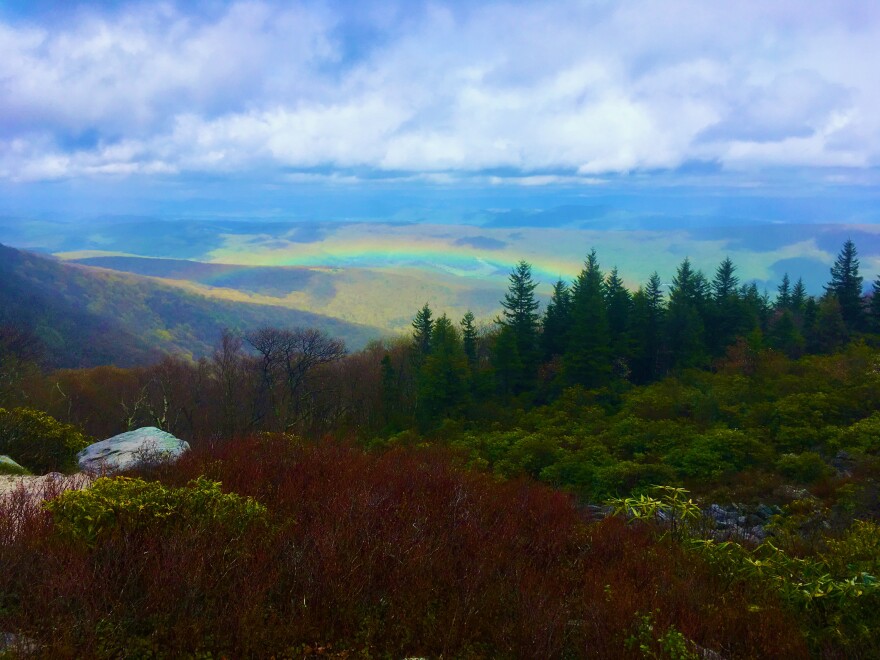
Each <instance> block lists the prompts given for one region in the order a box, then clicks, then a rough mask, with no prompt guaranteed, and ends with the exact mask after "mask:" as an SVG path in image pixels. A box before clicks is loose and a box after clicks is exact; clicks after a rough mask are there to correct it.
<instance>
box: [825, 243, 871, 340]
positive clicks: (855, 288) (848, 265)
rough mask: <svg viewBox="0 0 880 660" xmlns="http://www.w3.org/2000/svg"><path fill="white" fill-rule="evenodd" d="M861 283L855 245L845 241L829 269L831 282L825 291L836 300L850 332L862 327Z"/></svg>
mask: <svg viewBox="0 0 880 660" xmlns="http://www.w3.org/2000/svg"><path fill="white" fill-rule="evenodd" d="M862 281H863V279H862V277H861V276H860V275H859V259H858V252H857V250H856V246H855V243H853V242H852V241H851V240H850V239H847V241H846V242H845V243H844V244H843V247H842V248H841V250H840V253H839V254H838V255H837V260H836V261H835V262H834V265H833V266H832V267H831V281H830V282H829V283H828V285H827V286H826V287H825V290H826V291H827V292H828V293H833V294H834V296H835V297H836V298H837V301H838V303H839V304H840V314H841V316H842V317H843V320H844V323H846V325H847V327H848V328H849V329H850V330H861V329H862V328H863V326H864V310H863V309H862Z"/></svg>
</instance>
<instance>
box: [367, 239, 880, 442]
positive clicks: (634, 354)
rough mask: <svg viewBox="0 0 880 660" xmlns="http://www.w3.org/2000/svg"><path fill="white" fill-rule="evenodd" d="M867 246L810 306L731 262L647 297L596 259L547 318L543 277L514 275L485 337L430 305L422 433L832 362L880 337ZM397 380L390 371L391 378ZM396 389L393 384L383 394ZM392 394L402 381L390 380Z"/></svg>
mask: <svg viewBox="0 0 880 660" xmlns="http://www.w3.org/2000/svg"><path fill="white" fill-rule="evenodd" d="M859 266H860V264H859V259H858V253H857V250H856V247H855V245H854V244H853V242H852V241H851V240H847V241H846V243H845V244H844V245H843V248H842V249H841V251H840V253H839V254H838V256H837V259H836V261H835V262H834V265H833V266H832V267H831V272H830V279H829V281H828V284H827V285H826V286H825V292H824V294H823V295H821V296H819V297H814V296H810V295H808V294H807V291H806V287H805V286H804V282H803V279H801V278H798V279H797V280H796V281H794V282H793V281H792V279H791V277H790V276H789V275H788V274H787V273H786V274H785V275H784V276H783V278H782V281H781V283H780V284H779V286H778V288H777V290H776V294H775V296H771V295H770V294H769V293H768V292H766V291H763V292H762V291H759V289H758V287H757V285H756V284H755V283H754V282H752V283H744V282H741V281H740V278H739V276H738V274H737V267H736V266H735V265H734V263H733V262H732V261H731V259H730V258H725V259H724V260H723V261H722V262H721V263H720V264H719V265H718V267H717V268H716V269H715V271H714V273H712V275H711V277H707V276H706V275H705V274H704V273H703V272H701V271H700V270H698V269H696V268H694V266H693V264H692V263H691V261H690V259H688V258H685V259H684V260H683V261H682V262H681V264H680V265H679V266H678V268H677V269H676V271H675V274H674V275H673V277H672V280H671V282H670V283H669V285H668V287H664V285H663V283H662V281H661V278H660V275H659V274H658V273H657V272H654V273H653V274H652V275H651V276H650V277H649V278H648V281H647V282H645V283H644V284H643V285H641V286H639V287H638V288H637V289H636V290H635V291H631V290H629V289H627V287H626V286H625V285H624V283H623V279H622V278H621V275H620V273H619V272H618V270H617V268H612V269H611V270H610V271H607V272H606V271H604V270H603V269H602V267H601V265H600V262H599V257H598V254H597V253H596V251H595V250H591V251H590V253H589V254H588V255H587V257H586V260H585V262H584V267H583V269H582V270H581V272H580V273H579V274H578V275H577V277H576V278H575V279H574V280H573V281H571V282H566V281H564V280H562V279H559V280H558V281H557V282H556V283H555V284H554V285H553V288H552V295H551V297H550V300H549V302H548V303H547V305H546V307H545V309H544V310H543V312H542V311H541V309H540V304H539V302H538V299H537V296H536V290H537V288H538V283H537V282H536V281H535V279H534V277H533V275H532V268H531V265H530V264H529V263H527V262H526V261H520V262H519V263H518V264H517V265H516V266H515V267H514V268H513V270H512V271H511V273H510V276H509V283H508V290H507V293H506V294H505V295H504V298H503V300H501V301H500V302H501V308H502V311H501V314H500V315H499V316H498V317H497V318H496V319H495V320H494V323H493V324H492V326H491V327H489V328H484V329H483V331H482V332H478V329H477V327H476V325H475V319H474V315H473V314H472V313H470V312H468V313H467V314H466V315H465V317H464V318H462V319H461V320H460V322H455V321H453V320H452V319H449V318H448V317H447V316H446V314H442V315H440V316H439V317H436V318H435V313H434V310H432V309H431V308H430V306H429V305H428V304H427V303H426V304H425V305H424V306H423V307H422V309H420V310H419V311H418V313H417V314H416V316H415V318H414V320H413V323H412V325H413V336H412V345H411V350H412V362H413V364H412V368H413V371H414V373H415V400H414V401H413V402H412V408H413V409H414V410H415V417H416V420H417V421H418V422H419V423H420V424H421V425H422V426H424V425H431V424H432V423H434V422H436V421H438V420H440V419H443V418H446V417H455V416H457V415H459V414H462V413H464V412H467V411H470V412H473V406H474V404H478V403H486V402H487V401H490V400H493V401H495V402H503V401H505V400H510V399H511V398H513V397H526V398H527V399H530V400H533V401H536V402H537V401H541V400H548V399H551V398H553V397H554V396H555V395H556V394H558V393H559V392H561V391H562V390H563V389H564V388H567V387H572V386H580V387H583V388H586V389H590V390H594V389H599V388H605V387H613V386H614V385H615V384H616V383H632V384H636V385H638V384H646V383H649V382H652V381H655V380H657V379H660V378H662V377H664V376H666V375H668V374H670V373H675V372H678V371H680V370H683V369H688V368H705V367H710V366H711V365H712V363H713V361H714V360H717V359H719V358H721V357H723V356H725V355H726V354H727V353H728V352H729V351H731V350H733V349H734V347H737V346H739V347H740V348H742V349H744V350H761V349H771V350H775V351H780V352H782V353H784V354H785V355H787V356H788V357H790V358H797V357H800V356H802V355H804V354H807V353H831V352H834V351H835V350H837V349H839V348H841V347H842V346H843V345H845V344H846V343H847V342H848V341H850V340H851V339H853V338H856V337H859V336H862V335H866V334H868V333H880V295H878V294H880V277H878V279H877V280H876V281H875V282H874V283H873V291H872V293H871V294H869V295H868V296H864V295H863V278H862V276H861V275H860V274H859ZM386 368H387V369H390V368H391V367H390V362H389V363H388V364H384V363H383V369H386ZM389 378H390V377H389V376H388V374H385V375H383V382H385V380H386V379H389ZM388 382H390V380H388Z"/></svg>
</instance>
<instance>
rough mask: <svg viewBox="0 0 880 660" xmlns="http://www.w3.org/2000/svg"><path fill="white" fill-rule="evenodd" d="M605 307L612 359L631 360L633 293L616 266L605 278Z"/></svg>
mask: <svg viewBox="0 0 880 660" xmlns="http://www.w3.org/2000/svg"><path fill="white" fill-rule="evenodd" d="M605 307H606V309H607V310H608V332H609V333H610V337H611V357H612V360H624V361H626V362H629V359H630V358H631V357H632V355H631V354H632V347H631V345H630V336H629V333H628V332H627V328H628V326H629V315H630V312H631V310H632V295H631V294H630V292H629V291H627V289H626V287H625V286H624V285H623V280H622V279H621V278H620V275H619V274H618V272H617V267H616V266H615V267H614V268H612V269H611V272H610V273H608V277H606V278H605Z"/></svg>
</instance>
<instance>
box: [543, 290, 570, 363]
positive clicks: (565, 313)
mask: <svg viewBox="0 0 880 660" xmlns="http://www.w3.org/2000/svg"><path fill="white" fill-rule="evenodd" d="M570 325H571V291H570V290H569V288H568V285H567V284H566V283H565V282H563V281H562V279H559V280H558V281H557V282H556V284H554V285H553V295H552V296H551V298H550V302H549V303H548V304H547V309H546V310H545V311H544V320H543V323H542V327H543V331H542V333H541V349H542V351H543V354H544V359H545V360H551V359H553V358H554V357H555V356H557V355H562V354H563V353H565V348H566V345H567V339H568V329H569V326H570Z"/></svg>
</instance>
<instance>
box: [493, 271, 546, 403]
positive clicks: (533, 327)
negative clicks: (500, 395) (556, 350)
mask: <svg viewBox="0 0 880 660" xmlns="http://www.w3.org/2000/svg"><path fill="white" fill-rule="evenodd" d="M509 282H510V283H509V285H508V291H507V293H506V294H504V300H502V301H501V307H502V308H503V309H502V317H501V318H499V319H497V321H496V322H497V323H498V324H499V325H501V326H503V327H505V328H510V331H511V332H512V333H513V338H514V341H515V342H516V349H517V353H518V354H519V360H520V363H521V365H522V372H521V373H520V374H519V378H518V380H519V382H520V384H521V386H522V387H528V386H529V385H530V384H531V383H532V381H533V380H534V377H535V374H536V372H537V367H538V319H539V316H538V313H537V310H538V306H539V303H538V301H537V300H535V288H536V287H537V286H538V283H537V282H535V281H534V280H532V267H531V266H530V265H529V264H528V263H527V262H525V261H520V262H519V263H518V264H517V265H516V266H515V267H514V269H513V271H512V272H511V273H510V278H509Z"/></svg>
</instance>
